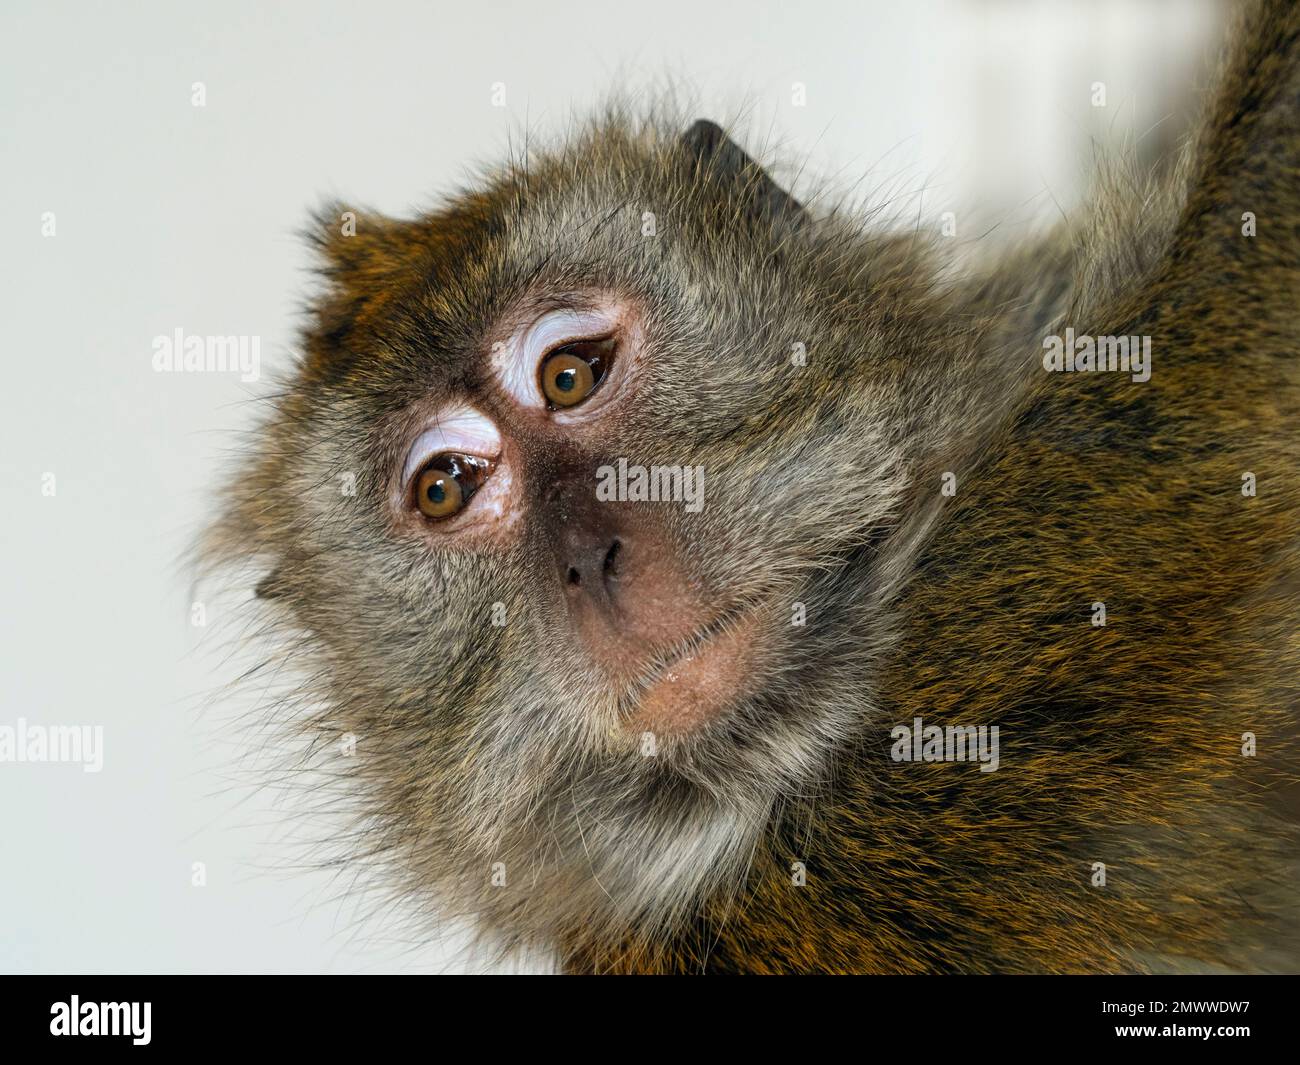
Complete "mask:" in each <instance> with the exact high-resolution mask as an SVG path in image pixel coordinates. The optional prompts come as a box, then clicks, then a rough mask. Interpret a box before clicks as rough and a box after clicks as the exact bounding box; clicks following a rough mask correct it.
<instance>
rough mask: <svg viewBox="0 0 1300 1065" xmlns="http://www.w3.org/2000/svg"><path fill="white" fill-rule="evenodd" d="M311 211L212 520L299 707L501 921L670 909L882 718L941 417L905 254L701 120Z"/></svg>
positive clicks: (431, 869)
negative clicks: (278, 354)
mask: <svg viewBox="0 0 1300 1065" xmlns="http://www.w3.org/2000/svg"><path fill="white" fill-rule="evenodd" d="M315 236H316V240H317V242H318V244H319V246H320V249H321V252H322V257H323V260H324V268H323V275H324V278H325V281H326V286H325V291H324V292H323V293H322V295H321V297H320V299H319V302H318V303H317V305H316V306H315V308H314V310H313V313H312V316H311V320H310V323H309V325H308V327H307V330H306V332H305V335H304V357H303V359H302V361H301V364H300V365H299V366H298V367H297V368H296V369H295V371H294V376H293V378H292V380H291V382H290V383H289V387H288V388H287V389H286V390H285V391H284V393H283V395H282V396H281V397H279V398H278V399H277V400H276V402H275V409H274V413H273V415H272V416H271V418H270V419H269V421H268V423H267V424H266V425H265V426H264V427H263V429H262V431H261V436H260V438H259V440H260V444H259V447H258V449H257V451H256V453H255V455H254V458H253V460H252V463H253V466H252V469H251V470H249V471H247V472H246V473H245V474H244V475H242V476H241V477H239V478H237V480H236V483H235V484H234V486H233V488H232V505H231V509H230V512H229V517H228V518H227V520H226V521H225V522H224V523H223V526H222V535H221V542H222V544H223V548H224V550H226V551H227V552H229V553H234V554H240V555H243V556H245V557H246V558H250V559H255V560H256V561H257V563H258V564H259V565H265V576H264V577H263V579H262V580H261V584H260V587H259V592H260V593H261V596H262V598H263V599H264V600H265V601H266V604H267V609H269V610H271V611H273V612H274V616H275V618H276V620H277V622H278V623H279V625H280V631H282V632H283V633H284V634H285V639H286V640H289V639H292V640H294V641H296V642H294V643H293V645H292V647H293V651H294V652H295V656H296V657H297V660H298V661H300V662H305V663H306V664H307V668H306V669H305V670H304V673H305V675H306V679H304V681H303V683H304V685H306V686H307V688H306V690H308V691H309V692H310V694H311V696H312V698H313V700H314V702H315V704H316V705H318V706H319V707H322V709H320V710H319V712H318V713H316V714H314V715H313V716H312V718H311V721H310V723H309V726H308V727H309V728H311V729H312V730H313V731H314V732H315V733H316V734H317V735H319V736H322V737H324V738H325V739H326V740H332V739H333V738H336V737H338V736H340V735H342V734H345V733H351V734H353V735H354V736H355V737H356V755H355V758H354V759H352V766H354V767H355V772H356V775H357V778H358V782H359V791H360V793H361V794H363V795H364V796H365V799H366V802H367V803H368V806H367V813H368V815H369V818H368V820H367V825H368V826H369V828H370V830H371V831H372V832H373V833H374V834H373V835H372V837H371V839H370V841H369V844H368V849H370V850H372V851H373V852H375V853H384V854H386V855H387V856H388V857H389V858H391V859H393V860H395V861H396V862H397V863H398V864H400V866H401V867H402V868H403V870H404V871H405V874H406V879H405V881H404V883H405V884H406V885H407V886H408V887H411V888H412V889H413V890H415V891H417V892H419V893H420V894H421V895H423V896H426V897H428V898H430V899H432V900H434V901H435V903H436V904H437V905H438V907H439V908H440V912H444V913H445V912H463V913H472V914H474V915H476V916H477V917H479V918H481V919H483V920H484V922H485V924H486V926H487V927H488V928H491V929H493V930H495V931H496V932H499V933H504V934H505V935H506V936H507V937H510V938H512V939H514V940H516V941H522V940H527V939H549V938H551V937H554V936H565V937H568V938H569V939H571V940H572V939H574V938H578V939H581V938H582V937H583V936H585V935H587V934H592V933H594V932H597V931H609V930H613V929H617V928H620V927H625V926H627V925H628V924H629V923H631V922H638V923H639V924H640V925H641V926H642V927H643V928H644V927H646V926H647V925H649V926H651V927H656V926H662V925H664V924H667V923H671V922H672V921H674V920H675V919H678V918H679V917H680V916H681V914H682V913H683V912H684V910H685V908H686V907H687V906H689V905H690V903H691V902H692V901H693V900H695V899H697V898H698V897H699V895H700V893H701V892H703V891H707V890H712V889H715V888H718V887H720V886H722V885H724V884H725V883H726V881H727V880H728V879H729V878H734V877H735V876H736V875H737V873H738V872H739V871H742V870H743V868H744V866H745V863H746V861H747V858H748V856H749V853H750V851H751V849H752V847H753V846H754V844H755V841H756V839H757V838H758V836H759V835H760V834H761V833H762V831H763V829H764V826H765V825H767V824H768V823H769V821H770V819H771V817H772V814H773V811H774V809H776V808H778V806H779V804H780V803H781V802H782V801H783V798H784V797H788V796H791V795H795V794H807V793H808V792H809V791H810V790H812V789H815V788H816V787H817V786H818V784H819V783H820V782H821V781H823V780H824V779H825V775H826V773H827V770H828V767H829V766H830V764H831V762H832V757H833V753H834V751H835V750H836V748H837V747H838V746H839V745H841V744H844V743H846V742H848V741H849V738H850V737H851V735H852V733H853V732H854V730H855V729H856V728H858V727H859V726H860V723H861V722H862V721H863V719H864V717H865V716H866V715H867V713H868V709H867V708H868V707H869V705H870V690H871V663H872V649H873V648H874V647H877V646H880V645H882V644H883V643H884V641H885V640H886V639H887V636H888V634H887V625H885V623H884V621H883V618H882V616H881V615H880V614H879V613H878V612H877V611H876V610H875V606H874V604H875V603H876V599H877V594H878V584H879V581H880V578H879V570H878V560H879V557H880V552H879V545H880V543H881V542H882V538H885V537H886V536H887V532H888V530H890V529H891V528H893V527H894V526H896V524H897V522H898V520H899V517H900V513H901V508H902V502H903V500H904V498H905V497H906V495H907V492H908V490H909V487H910V484H911V481H912V478H913V476H914V465H915V464H914V451H915V449H916V446H918V445H916V441H917V438H918V437H920V436H922V435H924V432H925V429H924V426H925V414H924V411H922V410H913V409H910V408H909V407H908V406H907V405H906V404H905V397H906V396H907V394H908V389H907V388H906V387H905V377H906V373H907V366H908V363H909V360H910V359H912V358H914V357H915V348H916V345H917V343H918V341H917V338H918V337H923V336H925V335H926V331H927V328H928V326H927V321H926V316H927V309H926V308H925V307H924V306H921V305H920V303H919V301H918V300H917V298H916V297H908V296H907V295H906V293H908V292H911V291H913V290H914V288H915V285H914V277H913V276H912V274H911V273H910V271H911V270H912V267H910V266H909V265H908V264H909V263H910V262H911V259H907V258H904V257H902V256H901V255H900V253H899V252H898V250H897V248H896V247H895V246H894V245H892V244H889V243H886V242H880V243H872V242H870V241H868V240H865V239H864V238H862V237H861V236H860V235H859V234H858V233H857V231H856V229H855V227H854V226H853V225H852V224H851V223H849V222H846V221H843V220H840V219H839V218H837V217H836V216H835V215H834V214H825V215H822V216H821V217H819V218H816V219H814V218H812V217H811V215H810V214H809V212H807V211H806V210H805V209H804V208H802V207H801V206H800V205H799V204H798V203H796V202H795V201H794V200H793V199H792V198H791V197H790V196H789V195H787V194H786V193H784V192H783V191H782V190H781V189H780V188H778V187H777V185H776V184H774V183H773V181H772V180H771V179H770V178H769V177H768V176H767V175H766V174H765V173H764V172H763V171H762V170H761V169H760V168H759V167H758V166H757V165H755V164H754V163H753V162H752V161H751V160H750V159H749V158H748V157H747V156H745V155H744V154H743V153H742V152H741V151H740V150H739V149H738V148H736V147H735V146H734V144H732V143H731V142H730V141H729V140H727V139H726V138H725V137H724V136H723V135H722V133H721V131H720V130H719V129H718V128H717V127H716V126H713V125H711V124H709V123H699V124H697V125H696V126H694V127H692V128H691V129H690V131H689V132H688V133H686V134H685V135H682V134H681V132H680V128H678V129H677V130H676V131H674V132H672V133H663V132H656V130H655V129H653V128H636V129H633V128H631V127H630V126H629V125H627V124H626V123H623V122H620V121H609V122H606V123H602V124H601V125H599V126H598V127H596V128H594V129H593V130H591V131H589V132H586V133H584V134H582V135H581V136H579V137H577V138H575V139H574V140H573V141H571V142H570V143H567V144H565V145H562V146H561V147H559V148H558V149H557V150H556V151H554V152H553V153H552V154H549V155H545V156H530V157H529V159H528V160H527V165H525V163H524V161H520V162H519V163H518V164H516V165H512V166H508V167H504V168H502V169H501V170H499V171H497V172H495V173H493V174H492V175H491V176H490V177H489V178H488V180H487V181H486V183H485V186H484V187H483V188H482V189H479V190H476V191H469V192H465V193H463V194H462V195H460V196H458V197H456V198H454V199H452V200H450V201H448V202H447V203H446V204H445V205H444V206H443V207H441V208H440V209H438V210H435V211H433V212H431V213H429V214H427V215H425V216H423V217H420V218H417V219H415V220H412V221H396V220H391V219H387V218H381V217H377V216H375V215H373V214H367V213H364V212H354V211H350V210H349V209H348V208H347V207H345V206H342V205H339V206H337V207H335V208H331V209H329V210H328V211H326V212H323V213H322V214H321V216H320V217H319V218H318V219H317V228H316V232H315ZM901 337H908V338H909V340H908V344H909V349H908V350H904V349H902V348H900V347H899V341H898V339H897V338H901ZM290 634H292V635H290Z"/></svg>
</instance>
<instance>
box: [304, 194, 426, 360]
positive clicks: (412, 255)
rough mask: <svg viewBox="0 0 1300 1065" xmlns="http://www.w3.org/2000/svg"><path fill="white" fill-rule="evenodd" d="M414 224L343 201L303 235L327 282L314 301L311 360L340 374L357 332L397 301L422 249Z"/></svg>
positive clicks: (309, 347)
mask: <svg viewBox="0 0 1300 1065" xmlns="http://www.w3.org/2000/svg"><path fill="white" fill-rule="evenodd" d="M417 229H418V226H417V225H416V224H414V223H409V222H401V221H397V220H394V219H390V218H386V217H384V216H383V215H381V214H379V213H378V212H374V211H365V210H362V209H360V208H357V207H350V206H348V205H346V204H342V203H337V202H335V203H329V204H326V205H325V206H324V207H322V208H321V209H319V210H318V211H316V212H315V213H314V215H313V217H312V219H311V222H310V224H309V225H308V226H307V227H306V229H305V230H304V231H303V236H304V237H305V238H306V240H307V242H308V243H309V244H310V245H311V246H312V247H313V248H314V249H315V251H316V257H317V266H316V272H317V274H318V275H319V276H320V278H321V279H322V280H323V281H324V282H325V284H324V287H323V291H321V292H320V293H319V295H318V296H317V298H316V299H315V300H314V301H313V306H312V310H313V314H314V318H315V328H314V329H312V330H311V331H310V332H309V334H308V336H307V338H306V339H307V353H308V358H309V360H310V361H311V362H313V363H315V364H317V365H320V366H322V367H328V368H329V369H330V371H331V372H334V373H337V372H341V371H342V370H343V369H344V368H345V367H346V365H347V363H348V362H349V361H350V355H349V351H350V348H351V338H352V335H353V333H354V332H356V331H357V330H358V329H361V328H364V327H365V326H366V324H367V323H368V322H369V321H371V320H374V319H376V318H377V317H379V316H380V315H381V314H382V313H383V311H384V309H385V307H386V306H387V305H388V304H389V303H391V302H392V301H393V300H394V299H395V298H396V281H397V279H398V278H399V277H401V276H403V274H405V273H409V272H410V271H411V270H412V269H413V264H414V263H415V262H416V261H417V260H418V258H419V256H420V254H421V251H422V248H421V245H420V242H419V240H418V239H417V233H416V230H417Z"/></svg>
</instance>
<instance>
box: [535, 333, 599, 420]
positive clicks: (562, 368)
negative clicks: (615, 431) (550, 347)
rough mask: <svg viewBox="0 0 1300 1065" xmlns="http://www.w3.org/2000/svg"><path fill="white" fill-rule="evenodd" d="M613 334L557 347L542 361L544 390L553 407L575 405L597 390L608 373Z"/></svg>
mask: <svg viewBox="0 0 1300 1065" xmlns="http://www.w3.org/2000/svg"><path fill="white" fill-rule="evenodd" d="M613 350H614V341H613V339H612V338H609V339H606V340H581V341H578V342H577V343H575V344H565V345H564V347H562V348H556V349H555V351H553V352H551V354H550V355H548V356H547V357H546V359H545V361H543V363H542V393H543V394H544V395H545V396H546V399H547V401H548V402H549V403H550V405H551V407H552V409H554V408H558V407H576V406H577V405H578V404H579V403H581V402H582V401H583V400H584V399H586V398H587V397H588V396H589V395H591V394H592V392H594V391H595V390H596V386H597V385H599V384H600V382H601V380H602V379H603V378H604V376H605V369H606V367H607V366H608V365H609V358H610V355H611V354H612V353H613Z"/></svg>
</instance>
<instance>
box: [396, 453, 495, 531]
mask: <svg viewBox="0 0 1300 1065" xmlns="http://www.w3.org/2000/svg"><path fill="white" fill-rule="evenodd" d="M491 471H492V464H491V463H490V462H488V460H487V459H481V458H478V457H477V456H474V455H462V454H457V453H448V454H445V455H439V456H438V457H437V458H435V459H432V460H431V461H430V462H429V464H428V465H427V466H425V467H424V469H423V470H421V471H420V475H419V476H418V477H416V479H415V505H416V506H417V507H418V508H419V510H420V513H421V514H423V515H424V516H425V517H426V518H433V519H434V520H435V521H436V520H439V519H442V518H450V517H451V516H452V515H454V514H458V513H460V511H461V510H463V509H464V507H465V504H466V503H468V502H469V500H470V497H471V496H472V495H473V494H474V493H475V492H476V491H478V489H479V486H480V485H482V483H483V482H484V481H485V480H486V479H487V475H488V474H489V473H490V472H491Z"/></svg>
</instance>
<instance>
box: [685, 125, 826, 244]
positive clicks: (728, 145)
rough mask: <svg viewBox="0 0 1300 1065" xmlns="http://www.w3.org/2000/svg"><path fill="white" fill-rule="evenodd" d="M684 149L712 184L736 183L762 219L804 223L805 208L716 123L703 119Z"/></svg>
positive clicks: (687, 136) (687, 137)
mask: <svg viewBox="0 0 1300 1065" xmlns="http://www.w3.org/2000/svg"><path fill="white" fill-rule="evenodd" d="M682 145H683V147H684V148H685V149H686V151H687V152H688V154H689V155H690V157H691V158H692V159H693V160H694V162H695V165H696V167H697V169H698V172H699V173H700V174H701V175H702V176H704V177H706V178H708V179H709V180H712V181H719V182H732V183H734V184H735V185H736V186H737V187H739V188H740V189H741V190H743V194H744V195H745V196H746V197H747V198H748V199H749V200H750V202H751V204H752V213H753V214H754V215H755V216H758V217H767V218H772V219H782V220H786V221H790V222H795V223H799V222H803V221H805V220H806V219H807V212H806V211H805V210H804V208H803V205H802V204H800V203H799V201H798V200H796V199H795V198H794V197H793V196H791V195H790V194H789V193H788V192H786V191H785V189H783V188H781V186H780V185H778V184H777V183H776V182H775V181H773V180H772V178H771V176H770V175H769V174H768V173H767V171H765V170H764V169H763V168H762V167H761V166H759V165H758V164H757V163H756V162H754V160H753V159H751V158H750V157H749V156H748V155H746V154H745V153H744V151H742V150H741V149H740V148H739V147H738V146H737V145H736V143H735V141H733V140H731V138H729V137H728V136H727V135H726V133H725V132H723V130H722V127H721V126H719V125H718V124H717V123H716V122H710V121H709V120H708V119H705V118H702V119H700V120H699V121H698V122H696V123H695V124H694V125H692V126H691V128H690V129H688V130H687V131H686V132H685V133H683V134H682Z"/></svg>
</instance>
